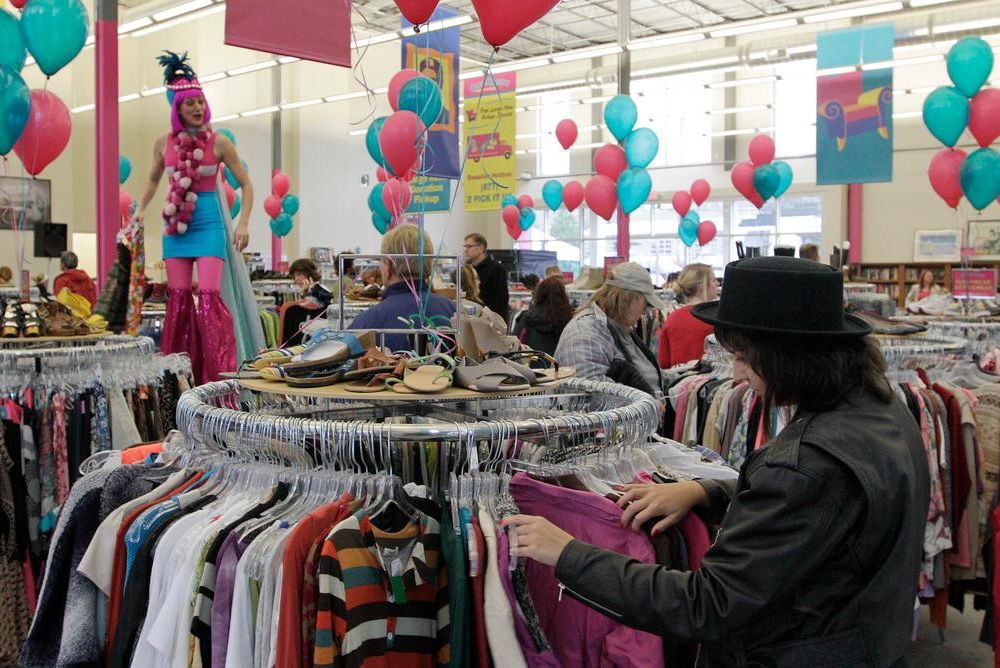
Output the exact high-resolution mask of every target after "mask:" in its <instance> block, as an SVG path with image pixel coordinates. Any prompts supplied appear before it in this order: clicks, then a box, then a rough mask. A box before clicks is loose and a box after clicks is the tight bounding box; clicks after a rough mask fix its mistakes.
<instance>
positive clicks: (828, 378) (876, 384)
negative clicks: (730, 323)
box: [715, 326, 892, 436]
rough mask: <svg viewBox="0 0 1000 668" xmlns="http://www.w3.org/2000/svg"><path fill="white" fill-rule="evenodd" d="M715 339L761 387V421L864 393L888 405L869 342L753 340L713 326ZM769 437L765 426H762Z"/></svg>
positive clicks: (881, 362)
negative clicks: (787, 409)
mask: <svg viewBox="0 0 1000 668" xmlns="http://www.w3.org/2000/svg"><path fill="white" fill-rule="evenodd" d="M715 336H716V338H717V339H718V340H719V343H720V344H722V346H723V347H724V348H726V349H727V350H729V351H731V352H733V353H737V354H739V355H741V356H742V357H743V358H744V360H745V361H746V363H747V364H748V365H749V366H750V368H751V369H753V370H754V373H756V374H757V375H758V376H760V377H761V379H762V380H763V381H764V383H765V384H766V385H767V390H766V394H765V396H764V406H763V408H764V415H768V414H770V411H771V407H772V406H787V405H795V406H797V407H798V408H799V409H800V410H804V411H808V412H811V413H823V412H826V411H831V410H834V409H835V408H837V407H838V406H840V405H841V404H843V403H845V402H847V401H849V400H850V397H851V396H852V395H853V394H855V393H856V392H858V391H867V392H869V393H871V394H872V395H874V396H875V397H877V398H878V399H879V400H880V401H882V402H884V403H889V402H890V401H892V390H891V389H890V388H889V383H888V381H887V380H886V377H885V358H884V357H883V356H882V351H881V350H880V349H879V347H878V344H877V343H876V342H875V339H874V338H873V337H871V336H865V337H861V338H851V339H847V338H843V339H832V338H831V339H826V338H823V337H811V338H802V337H789V336H775V335H773V334H755V333H751V332H747V331H745V330H740V329H732V328H729V327H722V326H716V328H715ZM764 425H765V430H766V433H767V434H768V435H769V436H770V435H771V434H770V420H766V419H765V420H764Z"/></svg>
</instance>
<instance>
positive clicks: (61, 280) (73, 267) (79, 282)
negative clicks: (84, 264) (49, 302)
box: [52, 251, 97, 306]
mask: <svg viewBox="0 0 1000 668" xmlns="http://www.w3.org/2000/svg"><path fill="white" fill-rule="evenodd" d="M79 264H80V258H78V257H77V256H76V253H73V252H72V251H66V252H65V253H63V254H62V255H61V256H59V270H60V271H61V272H62V273H60V274H59V275H58V276H56V280H55V281H54V282H53V283H52V292H53V293H54V294H57V295H58V294H59V291H60V290H62V289H63V288H69V291H70V292H72V293H75V294H78V295H80V296H81V297H83V298H84V299H86V300H87V301H88V302H90V305H91V306H93V305H94V304H96V303H97V286H96V285H94V279H92V278H91V277H90V276H88V275H87V272H85V271H84V270H82V269H77V265H79Z"/></svg>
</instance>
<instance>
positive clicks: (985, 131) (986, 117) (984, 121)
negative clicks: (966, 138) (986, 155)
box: [969, 88, 1000, 148]
mask: <svg viewBox="0 0 1000 668" xmlns="http://www.w3.org/2000/svg"><path fill="white" fill-rule="evenodd" d="M969 132H971V133H972V136H973V137H975V138H976V141H977V142H979V145H980V146H982V147H983V148H987V147H988V146H989V145H990V144H992V143H993V142H995V141H996V140H997V137H1000V89H996V88H984V89H982V90H981V91H979V93H978V94H976V96H975V97H974V98H972V101H971V103H970V105H969Z"/></svg>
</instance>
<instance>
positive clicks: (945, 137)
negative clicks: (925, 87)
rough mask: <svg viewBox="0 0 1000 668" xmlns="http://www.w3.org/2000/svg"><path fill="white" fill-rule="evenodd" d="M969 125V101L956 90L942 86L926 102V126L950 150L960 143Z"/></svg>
mask: <svg viewBox="0 0 1000 668" xmlns="http://www.w3.org/2000/svg"><path fill="white" fill-rule="evenodd" d="M968 124H969V100H968V99H967V98H966V97H965V96H964V95H962V94H961V93H960V92H958V90H957V89H955V88H950V87H948V86H942V87H941V88H938V89H937V90H935V91H934V92H932V93H931V94H930V95H928V96H927V99H926V100H924V125H926V126H927V129H928V130H930V131H931V134H932V135H934V136H935V137H936V138H937V140H938V141H939V142H941V143H942V144H944V145H945V146H947V147H949V148H953V147H954V146H955V144H957V143H958V139H959V137H961V136H962V133H963V132H965V126H966V125H968Z"/></svg>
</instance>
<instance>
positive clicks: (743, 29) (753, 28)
mask: <svg viewBox="0 0 1000 668" xmlns="http://www.w3.org/2000/svg"><path fill="white" fill-rule="evenodd" d="M798 24H799V20H798V19H778V20H776V21H761V22H759V23H744V24H739V25H734V26H731V27H729V28H719V29H717V30H710V31H709V33H708V34H709V36H711V37H736V36H737V35H749V34H751V33H755V32H765V31H768V30H781V29H782V28H791V27H793V26H797V25H798Z"/></svg>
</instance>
